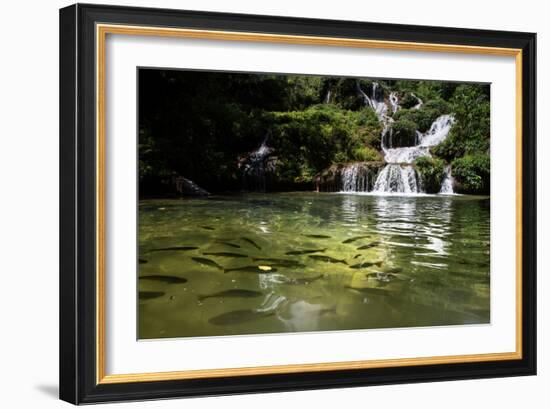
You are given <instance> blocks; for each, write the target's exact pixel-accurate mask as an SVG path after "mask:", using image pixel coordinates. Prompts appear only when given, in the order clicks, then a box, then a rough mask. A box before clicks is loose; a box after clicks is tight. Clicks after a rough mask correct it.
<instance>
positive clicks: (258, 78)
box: [138, 69, 490, 195]
mask: <svg viewBox="0 0 550 409" xmlns="http://www.w3.org/2000/svg"><path fill="white" fill-rule="evenodd" d="M376 82H377V84H378V86H377V87H376V95H377V98H378V99H381V98H386V99H387V98H388V96H389V93H390V92H392V91H397V92H398V94H399V96H400V97H401V99H400V104H401V107H402V109H400V110H398V111H397V112H396V113H395V114H393V119H394V122H393V126H392V128H393V130H392V134H391V144H392V146H393V147H400V146H412V145H415V144H416V138H417V136H416V130H419V131H420V132H426V131H427V130H428V129H429V127H430V126H431V124H432V123H433V122H434V121H435V119H436V118H437V117H438V116H440V115H443V114H447V113H451V114H453V116H454V118H455V124H454V126H453V128H452V130H451V132H450V134H449V136H448V138H447V139H446V140H445V141H444V142H443V143H442V144H440V145H439V146H436V147H434V148H433V149H432V154H433V155H434V156H435V158H434V159H433V160H431V161H429V163H428V162H426V160H425V159H421V160H419V163H417V170H418V172H419V173H420V172H422V176H423V178H424V180H426V181H428V182H429V181H430V180H432V179H433V180H434V186H435V180H438V179H439V178H440V174H439V173H440V170H441V167H442V161H441V159H443V160H444V161H445V162H447V163H451V162H453V166H455V165H456V167H457V170H456V171H455V170H454V169H453V172H454V173H455V176H456V178H457V180H460V186H461V189H462V191H463V192H468V193H474V192H481V191H483V192H484V191H486V190H487V186H488V174H489V172H488V170H485V168H484V167H483V166H482V165H483V163H482V162H480V160H478V159H476V160H473V159H471V158H478V157H484V158H485V157H486V158H488V156H487V155H488V152H489V133H490V126H489V125H490V123H489V112H490V109H489V108H490V106H489V87H488V86H487V85H480V84H457V83H442V82H437V81H407V80H377V81H376ZM359 88H360V89H361V90H363V91H364V92H365V93H366V94H367V95H369V96H371V95H372V93H373V92H374V91H375V87H374V81H373V80H369V79H357V78H335V77H319V76H305V75H273V74H263V75H257V74H242V73H223V72H200V71H171V70H148V69H144V70H140V71H139V165H138V166H139V179H140V194H151V195H157V194H163V192H162V186H168V184H169V181H170V179H171V178H172V176H174V175H182V176H185V177H186V178H188V179H191V180H193V181H194V182H196V183H197V184H199V185H200V186H202V187H204V188H205V189H207V190H210V191H213V192H215V191H218V190H239V189H241V188H242V167H241V165H242V163H243V158H246V157H247V156H248V155H249V154H250V152H253V151H254V150H256V149H257V148H258V147H259V146H260V144H261V143H262V141H263V140H264V138H265V137H266V136H268V142H267V143H268V145H269V147H271V148H273V154H272V155H273V163H275V171H274V175H273V177H274V180H275V181H276V182H277V183H279V186H282V185H284V186H287V187H290V188H292V187H299V188H308V186H309V185H307V184H308V183H311V182H312V181H313V179H314V178H315V175H316V174H318V173H319V172H321V171H322V170H323V169H326V168H327V167H329V166H331V165H332V164H338V163H345V162H350V161H361V162H378V161H383V157H382V154H381V152H380V151H381V140H380V138H381V132H382V128H383V124H382V123H381V122H380V121H379V120H378V118H377V116H376V114H375V113H374V111H373V110H372V109H371V108H369V107H366V106H365V101H364V98H363V97H362V95H361V93H360V92H359ZM329 91H330V92H329ZM412 93H413V94H415V95H417V96H418V97H419V98H421V99H422V100H423V102H424V104H423V105H422V107H421V108H420V109H411V108H412V107H414V106H415V105H417V103H418V101H417V99H416V98H414V97H413V96H412ZM327 96H329V98H328V99H327ZM388 114H390V113H388ZM388 137H389V134H388ZM459 159H460V160H459ZM455 162H456V163H455ZM487 169H488V168H487ZM457 172H458V173H457ZM164 193H165V192H164Z"/></svg>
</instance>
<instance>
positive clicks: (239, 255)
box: [202, 251, 248, 258]
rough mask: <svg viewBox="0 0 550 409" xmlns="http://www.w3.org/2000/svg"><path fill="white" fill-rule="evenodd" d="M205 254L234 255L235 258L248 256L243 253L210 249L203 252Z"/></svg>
mask: <svg viewBox="0 0 550 409" xmlns="http://www.w3.org/2000/svg"><path fill="white" fill-rule="evenodd" d="M202 254H204V255H205V256H217V257H233V258H246V257H248V256H247V255H246V254H241V253H228V252H226V251H210V252H204V253H202Z"/></svg>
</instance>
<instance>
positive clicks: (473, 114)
mask: <svg viewBox="0 0 550 409" xmlns="http://www.w3.org/2000/svg"><path fill="white" fill-rule="evenodd" d="M450 109H451V111H452V113H453V116H454V118H455V123H454V125H453V127H452V129H451V132H450V133H449V136H448V137H447V139H446V140H445V141H443V143H441V144H439V145H438V146H436V147H435V148H434V149H433V153H434V154H435V155H437V156H439V157H442V158H445V159H446V160H448V161H451V160H453V159H454V158H459V157H462V156H464V155H470V154H478V153H488V152H489V146H490V103H489V97H488V95H487V91H486V90H485V89H484V87H480V86H477V85H465V84H463V85H459V86H457V88H456V89H455V93H454V95H453V97H452V98H451V101H450Z"/></svg>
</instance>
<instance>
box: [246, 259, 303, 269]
mask: <svg viewBox="0 0 550 409" xmlns="http://www.w3.org/2000/svg"><path fill="white" fill-rule="evenodd" d="M252 260H253V261H261V262H264V263H268V264H269V265H272V266H275V267H300V268H303V267H305V265H303V264H301V263H300V262H298V261H296V260H288V259H284V258H269V257H252Z"/></svg>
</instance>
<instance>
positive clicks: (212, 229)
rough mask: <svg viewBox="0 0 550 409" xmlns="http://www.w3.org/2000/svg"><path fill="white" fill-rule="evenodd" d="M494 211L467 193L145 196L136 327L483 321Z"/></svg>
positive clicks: (154, 331)
mask: <svg viewBox="0 0 550 409" xmlns="http://www.w3.org/2000/svg"><path fill="white" fill-rule="evenodd" d="M489 208H490V201H489V199H488V198H487V197H479V196H463V195H413V196H398V195H386V196H380V195H360V194H330V193H304V192H300V193H268V194H261V193H250V194H236V195H226V196H223V195H220V196H211V197H209V198H203V199H200V198H193V199H173V200H172V199H171V200H142V201H140V203H139V238H138V239H139V240H138V241H139V261H138V260H136V265H137V266H138V267H137V268H138V271H139V272H138V277H139V278H138V288H139V291H138V292H139V294H138V301H137V307H138V332H139V333H138V336H139V338H141V339H151V338H167V337H191V336H220V335H237V334H260V333H281V332H302V331H334V330H368V329H374V328H401V327H419V326H441V325H471V324H486V323H489V321H490V308H489V307H490V297H489V295H490V292H489V288H490V257H489V254H490V247H489V243H490V217H489V215H490V211H489Z"/></svg>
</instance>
